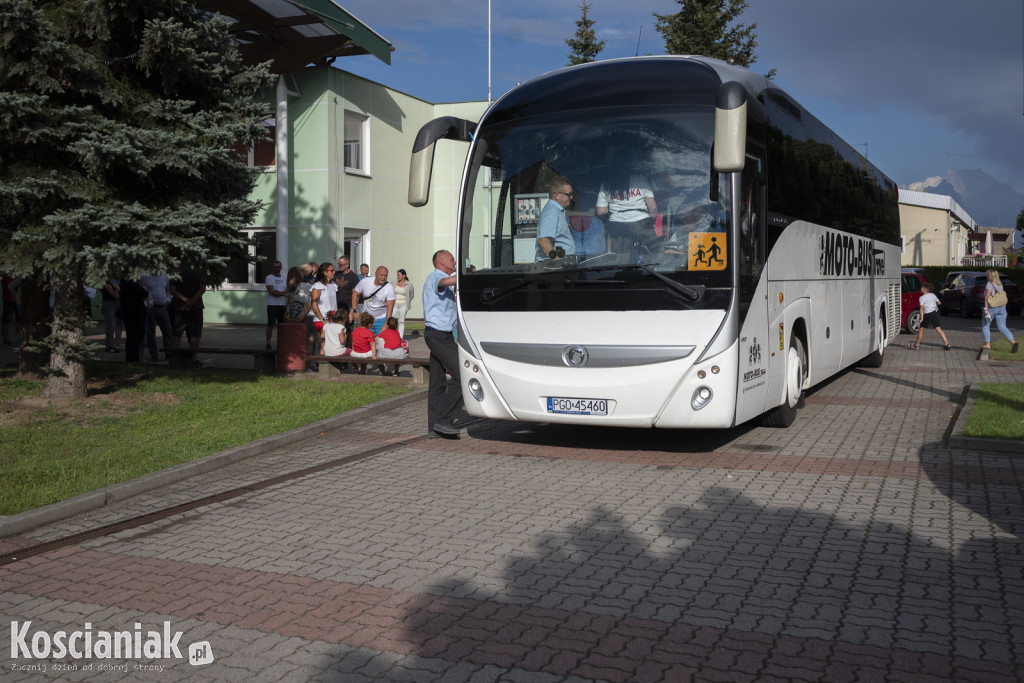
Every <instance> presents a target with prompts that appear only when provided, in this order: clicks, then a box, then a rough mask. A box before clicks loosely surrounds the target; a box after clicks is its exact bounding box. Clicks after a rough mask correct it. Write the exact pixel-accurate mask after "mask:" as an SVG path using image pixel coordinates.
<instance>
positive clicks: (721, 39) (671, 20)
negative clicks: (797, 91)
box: [654, 0, 774, 72]
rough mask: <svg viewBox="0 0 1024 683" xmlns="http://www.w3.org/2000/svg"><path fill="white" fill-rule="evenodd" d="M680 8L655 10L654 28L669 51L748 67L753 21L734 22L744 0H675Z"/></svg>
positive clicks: (753, 45) (752, 56) (753, 41)
mask: <svg viewBox="0 0 1024 683" xmlns="http://www.w3.org/2000/svg"><path fill="white" fill-rule="evenodd" d="M676 2H677V3H678V4H679V6H680V8H681V9H680V11H679V12H676V13H675V14H658V13H655V14H654V17H655V19H656V20H657V21H656V22H655V28H656V29H657V30H658V33H660V34H661V36H662V38H664V39H665V51H666V52H667V53H668V54H670V55H704V56H705V57H715V58H717V59H722V60H725V61H729V62H733V63H734V64H739V65H740V66H746V67H749V66H750V65H751V64H752V63H754V62H756V61H757V55H756V54H755V53H754V48H756V47H757V34H756V33H755V29H757V24H756V23H755V24H750V25H746V24H739V23H735V22H736V20H737V18H738V17H739V16H740V15H741V14H743V10H745V9H747V7H748V6H749V5H750V3H749V2H747V0H676ZM773 72H774V70H773Z"/></svg>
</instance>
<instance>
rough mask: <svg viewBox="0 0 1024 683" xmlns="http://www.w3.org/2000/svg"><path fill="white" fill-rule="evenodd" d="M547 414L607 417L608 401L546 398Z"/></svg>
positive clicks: (601, 399)
mask: <svg viewBox="0 0 1024 683" xmlns="http://www.w3.org/2000/svg"><path fill="white" fill-rule="evenodd" d="M548 412H549V413H559V414H561V415H607V414H608V399H604V398H559V397H557V396H548Z"/></svg>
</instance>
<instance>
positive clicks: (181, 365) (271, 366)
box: [162, 346, 277, 375]
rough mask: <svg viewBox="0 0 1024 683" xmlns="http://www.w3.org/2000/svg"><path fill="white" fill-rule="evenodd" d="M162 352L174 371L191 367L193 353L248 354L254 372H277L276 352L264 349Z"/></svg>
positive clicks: (186, 349) (207, 347)
mask: <svg viewBox="0 0 1024 683" xmlns="http://www.w3.org/2000/svg"><path fill="white" fill-rule="evenodd" d="M162 351H163V352H164V353H165V354H167V360H168V361H170V364H171V367H172V368H174V369H176V370H187V369H188V368H190V367H192V354H193V353H195V354H201V353H210V354H233V355H243V356H244V355H246V354H248V355H250V356H252V367H253V370H255V371H256V372H258V373H260V374H262V375H272V374H273V373H274V372H276V371H277V362H276V359H277V351H266V350H264V349H225V348H218V347H213V346H200V347H199V348H198V349H192V348H189V347H185V346H182V347H181V348H177V349H162Z"/></svg>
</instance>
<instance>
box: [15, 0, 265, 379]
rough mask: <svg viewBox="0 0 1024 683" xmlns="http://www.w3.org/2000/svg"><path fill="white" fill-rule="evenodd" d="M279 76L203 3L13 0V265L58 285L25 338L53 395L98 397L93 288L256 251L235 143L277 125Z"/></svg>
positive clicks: (213, 266) (249, 179)
mask: <svg viewBox="0 0 1024 683" xmlns="http://www.w3.org/2000/svg"><path fill="white" fill-rule="evenodd" d="M268 83H269V76H268V73H267V71H266V69H265V68H264V67H246V66H245V65H243V63H242V58H241V56H240V54H239V52H238V49H237V47H236V46H235V44H234V43H233V41H232V39H231V37H230V35H229V32H228V22H227V21H226V20H225V19H223V18H222V17H219V16H217V15H210V14H208V13H206V12H203V11H200V10H199V9H198V7H197V3H196V2H195V1H192V0H145V1H141V2H140V1H139V0H53V1H40V0H35V1H32V0H0V122H2V126H0V271H2V272H7V273H10V274H12V275H16V276H21V277H23V278H25V281H26V286H27V287H28V288H29V289H31V288H32V287H35V288H38V289H39V290H42V289H51V290H52V292H53V319H52V326H51V327H50V329H49V330H48V332H49V335H48V336H46V337H45V338H43V339H39V340H36V342H35V344H33V343H31V342H30V343H29V348H28V352H29V355H30V354H31V352H32V351H33V350H35V351H36V352H39V351H40V350H42V349H45V350H47V351H48V352H49V367H47V368H44V371H45V372H47V373H48V375H49V377H48V380H47V384H46V387H45V389H44V391H43V396H44V397H50V398H68V397H81V396H85V370H84V361H85V360H86V359H87V358H88V357H89V356H90V354H91V353H92V350H93V345H91V344H88V343H86V340H85V338H84V328H85V325H86V323H87V317H86V316H87V312H86V311H85V308H84V306H83V305H82V304H83V294H82V291H83V285H90V286H92V287H97V288H99V287H102V285H103V283H104V282H105V281H106V279H107V277H108V272H109V271H110V270H111V269H113V268H118V269H120V271H121V272H122V274H123V277H137V276H138V275H140V274H141V272H143V271H145V270H154V271H162V272H167V273H171V272H172V271H173V267H174V264H175V263H182V264H186V265H188V266H190V267H193V268H197V269H199V270H201V271H203V272H205V273H207V274H208V276H209V278H210V279H209V280H208V281H209V282H217V281H218V280H219V278H220V276H221V274H222V273H223V272H224V268H225V266H226V265H227V261H228V258H229V256H230V255H231V254H237V253H239V252H240V251H241V252H242V253H244V252H245V246H246V239H245V237H244V236H243V234H242V233H241V232H240V228H243V227H245V226H247V225H248V224H249V223H250V221H251V220H252V218H253V217H254V216H255V213H256V210H257V209H258V205H257V204H255V203H253V202H251V201H249V200H248V195H249V192H250V191H251V189H252V187H253V183H254V180H255V178H254V176H253V175H252V173H251V171H249V170H247V169H246V168H245V166H244V165H242V164H240V163H239V160H238V158H237V157H236V155H235V154H234V152H233V151H232V145H233V144H234V143H236V142H239V141H242V142H252V141H255V140H257V139H259V138H260V137H262V136H263V135H264V134H265V133H264V128H263V125H262V120H263V118H265V116H264V114H265V111H264V109H265V105H263V104H262V102H261V100H260V99H258V95H259V92H260V89H261V88H263V87H264V86H266V85H268ZM23 369H24V368H23Z"/></svg>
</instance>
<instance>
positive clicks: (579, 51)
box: [565, 0, 605, 66]
mask: <svg viewBox="0 0 1024 683" xmlns="http://www.w3.org/2000/svg"><path fill="white" fill-rule="evenodd" d="M580 10H581V12H582V16H581V17H580V19H579V21H577V22H576V33H575V35H573V37H572V38H569V39H568V40H566V41H565V44H566V45H568V46H569V49H570V50H572V52H570V53H569V54H568V55H566V56H567V57H568V58H569V61H568V62H567V63H566V66H575V65H576V64H586V63H588V62H593V61H596V60H597V56H598V55H599V54H601V50H603V49H604V44H605V41H603V40H598V39H597V34H596V33H594V21H593V20H592V19H590V18H588V17H587V12H588V11H590V3H589V2H586V0H584V2H581V3H580Z"/></svg>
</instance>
